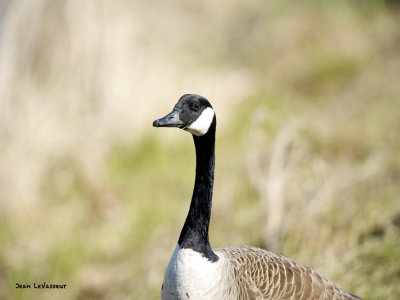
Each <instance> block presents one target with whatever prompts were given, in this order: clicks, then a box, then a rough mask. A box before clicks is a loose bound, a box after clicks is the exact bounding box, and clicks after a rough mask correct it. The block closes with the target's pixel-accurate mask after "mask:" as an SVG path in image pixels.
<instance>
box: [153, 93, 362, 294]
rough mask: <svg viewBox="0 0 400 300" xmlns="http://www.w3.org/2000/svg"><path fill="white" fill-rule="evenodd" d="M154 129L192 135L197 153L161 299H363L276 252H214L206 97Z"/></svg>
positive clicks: (211, 135)
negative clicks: (184, 214)
mask: <svg viewBox="0 0 400 300" xmlns="http://www.w3.org/2000/svg"><path fill="white" fill-rule="evenodd" d="M153 126H155V127H178V128H181V129H183V130H186V131H188V132H190V133H192V135H193V140H194V144H195V149H196V179H195V185H194V189H193V195H192V200H191V204H190V209H189V212H188V216H187V218H186V221H185V224H184V226H183V228H182V231H181V234H180V237H179V240H178V244H177V246H176V248H175V250H174V252H173V254H172V257H171V260H170V262H169V264H168V266H167V269H166V272H165V276H164V282H163V285H162V290H161V299H163V300H177V299H179V300H183V299H192V300H193V299H197V300H224V299H226V300H231V299H232V300H234V299H235V300H236V299H238V300H247V299H257V300H261V299H271V300H272V299H276V300H278V299H293V300H295V299H304V300H308V299H310V300H311V299H313V300H317V299H321V300H322V299H324V300H328V299H346V300H351V299H361V298H359V297H357V296H355V295H353V294H351V293H349V292H347V291H345V290H343V289H342V288H339V287H337V286H336V285H335V284H333V283H332V282H331V281H329V280H328V279H326V278H324V277H323V276H322V275H320V274H318V273H317V272H315V271H313V270H312V269H310V268H309V267H306V266H303V265H301V264H298V263H296V262H293V261H291V260H290V259H287V258H285V257H283V256H281V255H279V254H275V253H273V252H270V251H267V250H264V249H260V248H255V247H247V246H231V247H222V248H217V249H212V248H211V246H210V242H209V235H208V228H209V221H210V216H211V204H212V190H213V183H214V164H215V129H216V117H215V113H214V110H213V108H212V106H211V104H210V103H209V102H208V100H207V99H205V98H204V97H202V96H199V95H194V94H186V95H183V96H182V97H181V98H180V99H179V101H178V103H177V104H176V105H175V107H174V109H173V111H172V112H171V113H169V114H168V115H166V116H165V117H164V118H161V119H158V120H156V121H154V122H153Z"/></svg>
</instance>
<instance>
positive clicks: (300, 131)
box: [0, 0, 400, 300]
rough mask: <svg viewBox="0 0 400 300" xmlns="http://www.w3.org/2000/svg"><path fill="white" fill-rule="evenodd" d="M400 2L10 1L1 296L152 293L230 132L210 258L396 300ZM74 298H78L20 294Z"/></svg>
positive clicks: (399, 289)
mask: <svg viewBox="0 0 400 300" xmlns="http://www.w3.org/2000/svg"><path fill="white" fill-rule="evenodd" d="M399 20H400V7H399V2H398V1H375V0H374V1H373V0H370V1H368V0H365V1H362V0H359V1H356V0H353V1H330V2H328V1H301V2H300V1H298V2H295V1H286V0H282V1H262V2H261V1H239V0H234V1H219V2H215V3H211V2H210V3H200V2H194V1H188V0H186V1H139V0H129V1H128V0H116V1H106V0H98V1H94V0H89V1H78V0H68V1H61V0H60V1H56V0H36V1H28V0H25V1H23V0H20V1H17V0H15V1H13V0H9V1H1V2H0V165H1V168H0V299H45V300H46V299H159V295H160V289H161V283H162V279H163V276H164V270H165V268H166V265H167V263H168V261H169V258H170V255H171V253H172V251H173V249H174V247H175V245H176V242H177V239H178V236H179V232H180V229H181V226H182V225H183V222H184V219H185V217H186V213H187V210H188V207H189V200H190V197H191V191H192V187H193V181H194V166H195V162H194V149H193V145H192V139H191V137H190V135H189V134H187V133H184V132H181V131H179V130H172V129H171V130H170V129H163V130H160V129H158V130H157V129H154V128H152V126H151V123H152V121H153V120H154V119H156V118H158V117H161V116H163V115H165V114H166V113H168V112H169V111H170V110H171V109H172V107H173V105H175V103H176V101H177V100H178V98H179V97H180V96H181V95H182V94H184V93H198V94H201V95H204V96H205V97H207V98H208V99H209V100H210V101H211V103H212V104H213V106H214V108H215V110H216V113H217V118H218V128H217V150H216V156H217V162H216V182H215V191H214V203H213V214H212V220H211V229H210V235H211V244H212V246H213V247H218V246H223V245H235V244H246V245H255V246H260V247H265V248H267V249H270V250H273V251H277V252H279V253H281V254H283V255H284V256H287V257H290V258H292V259H293V260H296V261H298V262H301V263H303V264H306V265H309V266H311V267H313V268H314V269H316V270H318V271H319V272H320V273H322V274H324V275H325V276H326V277H328V278H330V279H331V280H333V281H335V282H336V283H337V284H338V285H340V286H342V287H343V288H345V289H348V290H350V291H352V292H354V293H356V294H358V295H360V296H362V297H363V298H365V299H376V300H378V299H380V300H381V299H400V153H399V149H400V82H399V80H400V24H399ZM43 281H46V282H48V283H60V284H64V283H65V284H67V289H66V290H54V291H52V290H44V291H40V290H35V289H26V290H21V289H16V288H15V284H16V283H21V284H27V283H30V284H33V283H35V282H36V283H42V282H43Z"/></svg>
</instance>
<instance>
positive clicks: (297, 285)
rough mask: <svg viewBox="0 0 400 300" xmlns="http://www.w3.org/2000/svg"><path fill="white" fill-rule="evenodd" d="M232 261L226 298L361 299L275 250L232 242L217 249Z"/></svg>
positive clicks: (227, 260)
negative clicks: (238, 244)
mask: <svg viewBox="0 0 400 300" xmlns="http://www.w3.org/2000/svg"><path fill="white" fill-rule="evenodd" d="M214 251H215V253H216V254H217V255H218V256H220V257H221V256H222V257H224V258H225V261H226V263H227V265H230V266H231V267H230V273H231V274H230V275H227V277H226V280H230V281H231V283H228V284H225V286H230V287H231V290H230V291H227V292H226V295H229V296H228V297H227V298H224V299H238V300H250V299H256V300H261V299H264V300H273V299H274V300H277V299H280V300H283V299H304V300H308V299H310V300H311V299H312V300H330V299H332V300H333V299H343V300H355V299H361V298H359V297H357V296H356V295H353V294H351V293H349V292H347V291H345V290H344V289H342V288H339V287H337V286H336V285H335V284H333V283H332V282H331V281H329V280H328V279H326V278H325V277H323V276H322V275H320V274H319V273H317V272H315V271H313V270H312V269H311V268H309V267H306V266H303V265H301V264H299V263H296V262H294V261H292V260H290V259H288V258H285V257H283V256H281V255H279V254H275V253H273V252H270V251H267V250H264V249H260V248H255V247H248V246H230V247H223V248H217V249H214Z"/></svg>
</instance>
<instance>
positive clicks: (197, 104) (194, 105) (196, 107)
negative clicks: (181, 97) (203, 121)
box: [193, 102, 200, 111]
mask: <svg viewBox="0 0 400 300" xmlns="http://www.w3.org/2000/svg"><path fill="white" fill-rule="evenodd" d="M193 109H194V110H196V111H197V110H199V109H200V104H199V103H197V102H195V103H193Z"/></svg>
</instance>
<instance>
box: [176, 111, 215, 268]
mask: <svg viewBox="0 0 400 300" xmlns="http://www.w3.org/2000/svg"><path fill="white" fill-rule="evenodd" d="M215 127H216V119H215V117H214V120H213V122H212V124H211V126H210V129H209V130H208V132H207V133H206V134H205V135H203V136H195V135H193V140H194V145H195V148H196V180H195V183H194V189H193V196H192V202H191V203H190V209H189V213H188V215H187V217H186V221H185V225H183V228H182V231H181V235H180V237H179V241H178V244H179V246H180V247H181V248H189V249H193V250H194V251H197V252H199V253H201V254H202V255H203V256H204V257H206V258H207V259H208V260H210V261H217V260H218V256H217V255H216V254H215V253H214V252H213V251H212V249H211V246H210V240H209V237H208V227H209V224H210V217H211V203H212V193H213V183H214V164H215Z"/></svg>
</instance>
